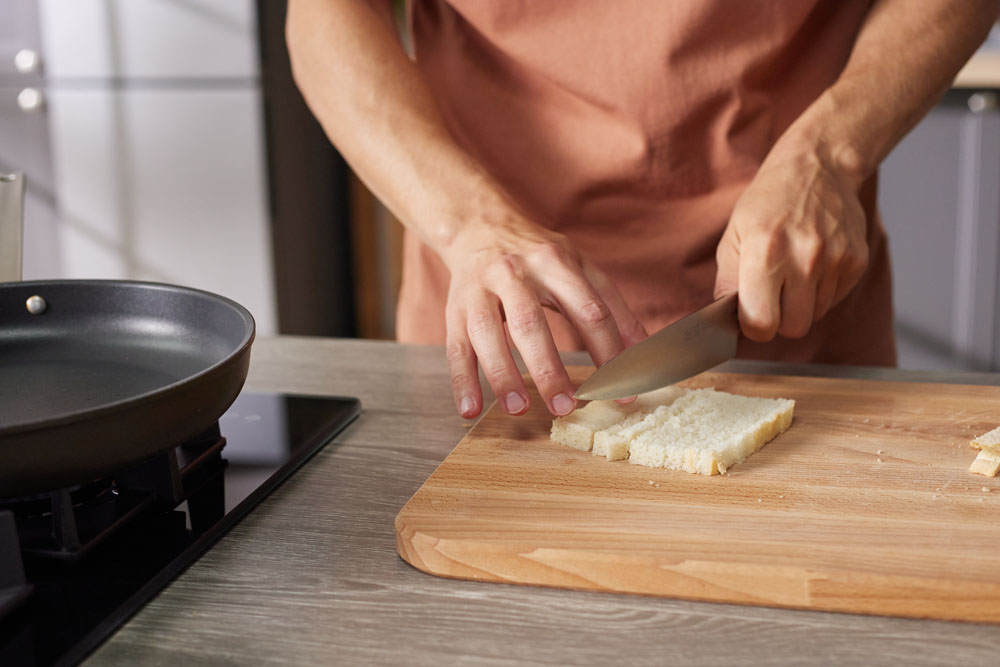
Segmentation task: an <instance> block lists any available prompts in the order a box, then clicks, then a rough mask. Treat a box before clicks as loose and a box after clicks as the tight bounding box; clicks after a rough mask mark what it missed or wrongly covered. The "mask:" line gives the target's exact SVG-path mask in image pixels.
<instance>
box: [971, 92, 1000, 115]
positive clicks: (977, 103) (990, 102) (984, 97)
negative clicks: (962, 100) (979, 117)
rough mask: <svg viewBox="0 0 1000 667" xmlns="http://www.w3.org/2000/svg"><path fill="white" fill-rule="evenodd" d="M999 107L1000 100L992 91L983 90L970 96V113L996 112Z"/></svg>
mask: <svg viewBox="0 0 1000 667" xmlns="http://www.w3.org/2000/svg"><path fill="white" fill-rule="evenodd" d="M998 107H1000V98H998V97H997V94H996V93H994V92H993V91H991V90H983V91H980V92H978V93H972V94H971V95H969V111H971V112H972V113H986V112H987V111H996V110H997V108H998Z"/></svg>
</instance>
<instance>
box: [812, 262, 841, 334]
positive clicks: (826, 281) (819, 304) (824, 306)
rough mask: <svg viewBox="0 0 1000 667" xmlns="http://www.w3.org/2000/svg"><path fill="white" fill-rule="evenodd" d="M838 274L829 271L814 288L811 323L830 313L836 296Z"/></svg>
mask: <svg viewBox="0 0 1000 667" xmlns="http://www.w3.org/2000/svg"><path fill="white" fill-rule="evenodd" d="M838 279H839V274H838V273H835V272H833V271H829V272H827V273H826V274H824V276H823V278H822V279H821V280H820V282H819V285H817V286H816V303H815V305H814V306H813V322H818V321H819V320H820V319H821V318H822V317H823V316H824V315H826V314H827V313H828V312H830V308H831V307H833V302H834V297H835V296H836V295H837V281H838Z"/></svg>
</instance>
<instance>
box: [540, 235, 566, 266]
mask: <svg viewBox="0 0 1000 667" xmlns="http://www.w3.org/2000/svg"><path fill="white" fill-rule="evenodd" d="M534 255H535V256H536V257H537V258H539V259H540V260H541V261H543V262H555V263H561V264H566V263H570V262H572V261H573V259H574V258H573V256H572V253H570V251H569V249H568V248H566V246H564V245H562V244H561V243H557V242H555V241H546V242H543V243H540V244H538V246H536V247H535V249H534Z"/></svg>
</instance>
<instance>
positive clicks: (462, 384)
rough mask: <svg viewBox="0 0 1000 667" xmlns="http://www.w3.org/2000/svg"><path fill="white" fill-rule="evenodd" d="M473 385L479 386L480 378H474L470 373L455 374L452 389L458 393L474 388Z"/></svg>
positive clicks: (452, 377) (452, 379) (452, 378)
mask: <svg viewBox="0 0 1000 667" xmlns="http://www.w3.org/2000/svg"><path fill="white" fill-rule="evenodd" d="M473 383H476V384H478V383H479V378H478V377H473V376H472V375H470V374H468V373H455V374H454V375H452V376H451V388H452V390H454V391H455V392H456V393H457V392H461V391H463V390H465V389H466V388H468V387H470V386H472V384H473Z"/></svg>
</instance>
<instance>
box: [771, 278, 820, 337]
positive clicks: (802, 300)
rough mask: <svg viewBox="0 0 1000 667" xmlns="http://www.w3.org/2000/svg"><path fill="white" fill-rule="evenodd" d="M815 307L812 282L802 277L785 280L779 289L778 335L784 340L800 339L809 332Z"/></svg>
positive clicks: (814, 292)
mask: <svg viewBox="0 0 1000 667" xmlns="http://www.w3.org/2000/svg"><path fill="white" fill-rule="evenodd" d="M815 305H816V288H815V286H814V285H813V281H812V280H810V279H809V278H807V277H805V276H802V275H793V276H789V277H788V278H786V279H785V283H784V285H782V288H781V324H779V325H778V333H779V334H781V335H782V336H784V337H785V338H802V337H803V336H805V335H806V334H807V333H808V332H809V327H810V326H812V322H813V308H814V306H815Z"/></svg>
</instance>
